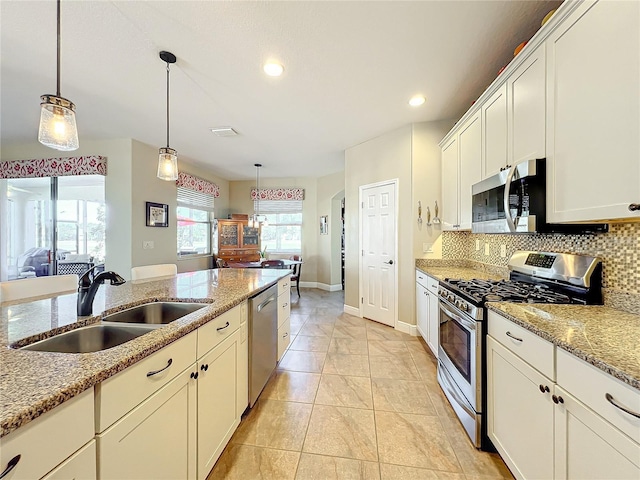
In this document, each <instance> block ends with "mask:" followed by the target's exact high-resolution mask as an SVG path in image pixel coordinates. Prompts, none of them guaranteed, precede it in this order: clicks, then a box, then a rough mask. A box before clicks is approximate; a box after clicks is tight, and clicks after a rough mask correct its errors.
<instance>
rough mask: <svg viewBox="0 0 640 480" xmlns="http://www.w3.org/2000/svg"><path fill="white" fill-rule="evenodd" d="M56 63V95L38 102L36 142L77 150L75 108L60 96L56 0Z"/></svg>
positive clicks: (57, 147) (66, 149)
mask: <svg viewBox="0 0 640 480" xmlns="http://www.w3.org/2000/svg"><path fill="white" fill-rule="evenodd" d="M56 27H57V63H56V70H57V73H56V94H55V95H51V94H47V95H42V96H41V97H40V100H42V103H40V127H39V128H38V141H39V142H40V143H41V144H43V145H45V146H47V147H50V148H55V149H56V150H63V151H71V150H77V149H78V147H79V146H80V144H79V142H78V128H77V126H76V106H75V105H74V104H73V102H71V101H70V100H67V99H66V98H62V97H61V96H60V0H57V23H56Z"/></svg>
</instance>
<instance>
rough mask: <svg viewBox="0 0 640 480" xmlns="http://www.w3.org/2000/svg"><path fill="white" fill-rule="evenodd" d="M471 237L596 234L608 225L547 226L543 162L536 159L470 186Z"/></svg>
mask: <svg viewBox="0 0 640 480" xmlns="http://www.w3.org/2000/svg"><path fill="white" fill-rule="evenodd" d="M471 193H472V196H473V200H472V207H471V214H472V220H471V231H472V232H473V233H596V232H606V231H608V229H609V226H608V225H607V224H550V223H547V222H546V210H547V201H546V198H547V191H546V160H545V159H544V158H538V159H535V160H526V161H524V162H521V163H518V164H517V165H513V166H509V167H507V168H505V169H504V170H502V171H501V172H500V173H497V174H496V175H493V176H492V177H489V178H487V179H485V180H483V181H481V182H479V183H476V184H475V185H473V187H472V189H471Z"/></svg>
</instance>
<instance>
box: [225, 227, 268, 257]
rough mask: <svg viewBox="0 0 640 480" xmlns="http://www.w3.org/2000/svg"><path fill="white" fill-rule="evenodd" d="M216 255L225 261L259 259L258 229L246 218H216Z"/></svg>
mask: <svg viewBox="0 0 640 480" xmlns="http://www.w3.org/2000/svg"><path fill="white" fill-rule="evenodd" d="M217 222H218V225H217V229H218V251H217V256H218V258H221V259H223V260H225V261H227V262H256V261H259V260H260V229H259V228H255V227H250V226H248V220H247V219H231V220H218V221H217Z"/></svg>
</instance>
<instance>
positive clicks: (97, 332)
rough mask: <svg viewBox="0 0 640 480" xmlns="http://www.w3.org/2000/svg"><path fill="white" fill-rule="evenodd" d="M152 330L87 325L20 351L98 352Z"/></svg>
mask: <svg viewBox="0 0 640 480" xmlns="http://www.w3.org/2000/svg"><path fill="white" fill-rule="evenodd" d="M153 330H154V329H153V328H150V327H149V326H144V325H114V324H98V325H89V326H88V327H82V328H78V329H76V330H71V331H70V332H65V333H61V334H60V335H56V336H55V337H51V338H47V339H45V340H41V341H39V342H36V343H32V344H31V345H27V346H26V347H22V350H36V351H39V352H61V353H89V352H99V351H101V350H106V349H108V348H112V347H115V346H117V345H121V344H123V343H125V342H128V341H129V340H133V339H134V338H137V337H140V336H141V335H144V334H145V333H149V332H152V331H153Z"/></svg>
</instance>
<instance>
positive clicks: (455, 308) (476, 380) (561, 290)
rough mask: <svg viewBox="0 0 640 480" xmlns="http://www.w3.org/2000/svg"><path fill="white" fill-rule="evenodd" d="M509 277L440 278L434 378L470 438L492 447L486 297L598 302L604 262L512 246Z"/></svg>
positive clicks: (530, 300)
mask: <svg viewBox="0 0 640 480" xmlns="http://www.w3.org/2000/svg"><path fill="white" fill-rule="evenodd" d="M508 267H509V271H510V274H509V280H499V281H492V280H468V281H465V280H456V279H450V278H447V279H445V280H444V282H440V288H439V291H438V294H439V298H440V302H439V303H440V313H439V315H440V338H439V348H438V382H439V384H440V386H441V387H442V389H443V391H444V393H445V395H446V396H447V398H448V399H449V402H450V403H451V406H452V407H453V409H454V410H455V412H456V414H457V416H458V418H459V419H460V421H461V422H462V425H463V426H464V428H465V430H466V431H467V434H468V435H469V437H470V438H471V441H472V442H473V443H474V445H475V446H476V447H477V448H482V449H487V450H489V449H492V446H491V443H490V441H489V439H488V437H487V435H486V425H485V423H484V422H483V412H485V411H486V393H485V392H486V388H485V386H486V360H485V355H484V351H485V345H486V330H487V328H486V323H485V320H486V318H487V317H486V309H485V303H486V302H520V303H522V302H525V303H581V304H601V303H602V265H601V263H600V260H598V259H597V258H594V257H589V256H585V255H571V254H564V253H550V252H528V251H518V252H515V253H514V254H513V255H512V256H511V258H510V259H509V264H508Z"/></svg>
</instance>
